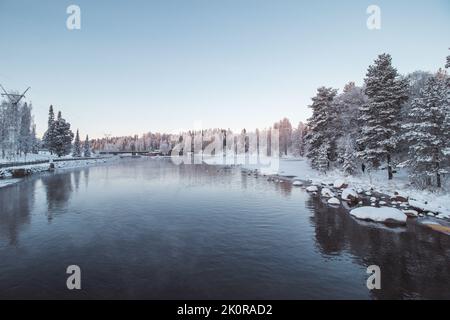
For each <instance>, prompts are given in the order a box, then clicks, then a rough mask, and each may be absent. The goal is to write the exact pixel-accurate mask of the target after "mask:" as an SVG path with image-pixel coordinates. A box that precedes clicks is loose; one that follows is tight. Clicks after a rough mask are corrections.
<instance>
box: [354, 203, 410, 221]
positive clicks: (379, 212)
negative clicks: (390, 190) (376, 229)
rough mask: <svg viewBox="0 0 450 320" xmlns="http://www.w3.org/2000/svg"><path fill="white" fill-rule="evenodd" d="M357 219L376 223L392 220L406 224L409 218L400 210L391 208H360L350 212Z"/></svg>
mask: <svg viewBox="0 0 450 320" xmlns="http://www.w3.org/2000/svg"><path fill="white" fill-rule="evenodd" d="M350 214H351V215H352V216H354V217H355V218H358V219H362V220H371V221H375V222H387V221H390V220H393V221H396V222H406V219H407V216H406V215H405V214H404V213H403V212H402V211H400V210H398V209H395V208H389V207H381V208H374V207H359V208H356V209H353V210H351V211H350Z"/></svg>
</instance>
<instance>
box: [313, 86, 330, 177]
mask: <svg viewBox="0 0 450 320" xmlns="http://www.w3.org/2000/svg"><path fill="white" fill-rule="evenodd" d="M336 94H337V90H336V89H333V88H325V87H321V88H319V89H317V95H316V96H315V97H314V98H312V101H313V103H312V104H311V105H310V108H311V109H312V110H313V115H312V117H311V118H310V119H308V127H309V129H308V133H307V134H306V136H305V139H306V142H307V146H308V151H307V157H308V158H309V159H310V161H311V166H312V167H313V168H315V169H319V170H321V171H326V170H328V169H329V167H330V163H329V161H330V159H332V158H333V152H334V150H333V149H334V147H333V146H334V145H335V142H336V139H335V132H334V130H333V124H334V122H335V120H336V113H335V111H334V110H333V99H334V98H335V96H336Z"/></svg>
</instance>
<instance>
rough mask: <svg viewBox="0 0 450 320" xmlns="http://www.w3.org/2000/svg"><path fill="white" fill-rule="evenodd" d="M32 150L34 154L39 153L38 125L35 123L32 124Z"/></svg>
mask: <svg viewBox="0 0 450 320" xmlns="http://www.w3.org/2000/svg"><path fill="white" fill-rule="evenodd" d="M31 152H32V153H34V154H38V153H39V142H38V138H37V136H36V125H35V124H34V123H33V125H32V126H31Z"/></svg>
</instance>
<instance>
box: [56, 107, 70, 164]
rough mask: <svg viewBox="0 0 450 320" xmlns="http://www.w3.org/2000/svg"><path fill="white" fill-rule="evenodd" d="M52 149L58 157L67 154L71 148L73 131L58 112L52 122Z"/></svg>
mask: <svg viewBox="0 0 450 320" xmlns="http://www.w3.org/2000/svg"><path fill="white" fill-rule="evenodd" d="M53 134H54V137H53V142H52V144H53V150H54V152H55V153H56V155H58V157H61V156H65V155H68V154H69V153H70V150H71V149H72V140H73V132H72V131H71V130H70V124H69V123H68V122H66V120H65V119H63V118H62V116H61V111H60V112H58V118H57V120H56V121H55V123H54V129H53Z"/></svg>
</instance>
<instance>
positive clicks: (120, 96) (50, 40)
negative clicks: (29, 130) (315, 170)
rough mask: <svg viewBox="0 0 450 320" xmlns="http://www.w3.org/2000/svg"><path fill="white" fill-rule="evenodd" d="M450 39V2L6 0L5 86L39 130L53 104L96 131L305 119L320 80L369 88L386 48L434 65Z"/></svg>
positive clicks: (398, 57)
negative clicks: (70, 12) (73, 14)
mask: <svg viewBox="0 0 450 320" xmlns="http://www.w3.org/2000/svg"><path fill="white" fill-rule="evenodd" d="M70 4H77V5H79V6H80V7H81V30H75V31H69V30H67V28H66V18H67V14H66V8H67V6H68V5H70ZM370 4H376V5H379V6H380V8H381V18H382V22H381V23H382V25H381V30H377V31H370V30H368V29H367V27H366V20H367V17H368V15H367V14H366V8H367V6H368V5H370ZM449 35H450V1H448V0H428V1H407V0H396V1H392V0H389V1H374V0H370V1H365V0H355V1H350V0H347V1H345V0H343V1H334V0H333V1H331V0H329V1H320V0H319V1H301V0H290V1H287V0H270V1H268V0H164V1H163V0H161V1H133V0H130V1H106V0H104V1H99V0H72V1H64V0H54V1H50V0H42V1H25V0H0V41H1V46H0V83H2V84H3V85H4V86H6V87H7V88H8V89H17V90H22V89H25V88H26V87H27V86H31V87H32V89H31V91H30V92H29V94H28V95H27V97H28V98H29V99H30V100H31V101H32V102H33V106H34V113H35V120H36V123H37V127H38V133H39V134H41V133H42V132H43V131H44V130H45V129H46V128H45V126H46V121H47V111H48V106H49V105H50V104H53V105H54V106H55V107H56V108H57V109H58V110H59V109H60V110H62V112H63V116H64V117H65V118H67V119H68V120H69V121H70V122H71V123H72V126H73V127H74V128H75V129H76V128H79V129H80V133H81V134H82V135H84V134H86V133H89V134H90V136H91V137H101V136H103V134H104V133H112V134H113V135H128V134H134V133H138V134H141V133H143V132H148V131H166V132H167V131H178V130H179V129H188V128H191V127H193V126H194V124H195V123H196V122H199V121H201V122H202V124H203V127H226V128H228V127H230V128H232V129H240V128H243V127H245V128H247V129H254V128H255V127H267V126H269V125H271V124H272V123H273V122H274V121H276V120H278V119H280V118H282V117H285V116H286V117H288V118H289V119H290V120H291V121H292V122H293V123H294V124H295V125H296V124H297V123H298V121H300V120H306V119H307V118H308V117H309V116H310V111H309V110H308V108H307V105H308V104H309V103H310V98H311V97H312V96H314V94H315V90H316V88H317V87H319V86H321V85H326V86H333V87H336V88H342V87H343V85H344V84H345V83H346V82H348V81H350V80H352V81H355V82H356V83H357V84H361V83H362V81H363V78H364V75H365V72H366V69H367V67H368V65H369V64H371V63H372V61H373V60H374V58H376V56H377V55H378V54H379V53H382V52H388V53H390V54H392V56H393V62H394V65H395V66H396V67H397V68H398V70H399V71H400V72H401V73H407V72H411V71H414V70H417V69H421V70H428V71H435V70H437V69H438V68H439V67H441V66H443V65H444V60H445V57H446V56H447V55H448V54H449V50H448V47H450V41H449V39H450V37H449Z"/></svg>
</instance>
